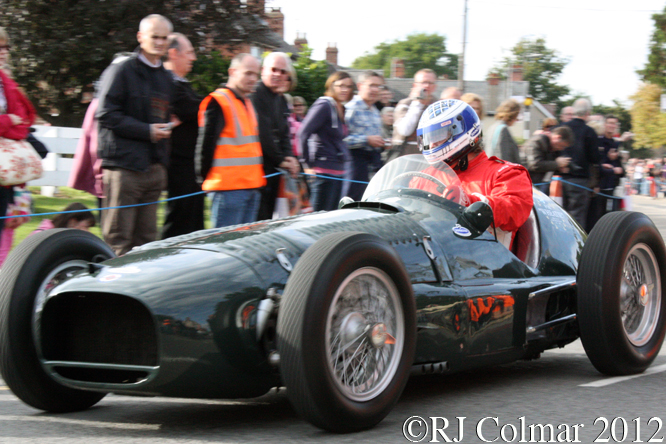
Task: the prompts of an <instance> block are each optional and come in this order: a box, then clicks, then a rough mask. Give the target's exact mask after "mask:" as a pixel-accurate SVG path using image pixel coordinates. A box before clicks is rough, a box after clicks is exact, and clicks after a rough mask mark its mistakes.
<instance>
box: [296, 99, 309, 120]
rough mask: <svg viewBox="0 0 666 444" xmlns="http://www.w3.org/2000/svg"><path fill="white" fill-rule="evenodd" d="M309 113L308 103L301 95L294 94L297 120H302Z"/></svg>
mask: <svg viewBox="0 0 666 444" xmlns="http://www.w3.org/2000/svg"><path fill="white" fill-rule="evenodd" d="M307 113H308V103H307V102H306V101H305V99H304V98H303V97H301V96H294V116H296V120H297V121H299V122H302V121H303V119H305V115H306V114H307Z"/></svg>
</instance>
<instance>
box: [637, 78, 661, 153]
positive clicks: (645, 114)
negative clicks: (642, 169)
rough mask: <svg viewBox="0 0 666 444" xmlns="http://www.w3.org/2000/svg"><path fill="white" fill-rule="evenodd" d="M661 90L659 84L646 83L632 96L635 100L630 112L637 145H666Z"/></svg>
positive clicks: (650, 146) (657, 146)
mask: <svg viewBox="0 0 666 444" xmlns="http://www.w3.org/2000/svg"><path fill="white" fill-rule="evenodd" d="M661 91H662V90H661V87H660V86H659V85H656V84H652V83H645V84H643V85H641V87H640V88H639V89H638V91H637V92H636V94H634V95H633V96H631V97H630V99H631V100H633V101H634V104H633V105H632V106H631V111H630V113H631V121H632V124H633V132H634V134H635V136H634V141H635V143H636V146H637V147H644V148H651V149H658V148H661V147H663V146H666V114H665V113H662V112H661V111H660V109H659V105H660V98H661Z"/></svg>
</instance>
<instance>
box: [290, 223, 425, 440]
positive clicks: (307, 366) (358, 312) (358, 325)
mask: <svg viewBox="0 0 666 444" xmlns="http://www.w3.org/2000/svg"><path fill="white" fill-rule="evenodd" d="M277 333H278V349H279V351H280V362H281V364H280V372H281V375H282V379H283V382H284V383H285V385H286V387H287V394H288V396H289V399H290V400H291V402H292V404H293V405H294V407H295V408H296V410H297V411H298V412H299V413H300V415H301V416H303V417H304V418H305V419H307V420H308V421H310V422H311V423H313V424H314V425H316V426H318V427H321V428H323V429H325V430H329V431H333V432H338V433H346V432H354V431H358V430H363V429H367V428H370V427H373V426H374V425H376V424H377V423H379V422H380V421H381V420H382V419H384V417H385V416H386V415H388V413H389V412H390V411H391V409H392V408H393V406H394V405H395V403H396V402H397V400H398V398H399V397H400V394H401V393H402V390H403V389H404V387H405V384H406V382H407V378H408V376H409V370H410V368H411V365H412V361H413V356H414V348H415V341H416V316H415V302H414V297H413V294H412V289H411V284H410V281H409V277H408V276H407V273H406V271H405V270H404V266H403V265H402V262H401V260H400V258H399V257H398V255H397V253H396V252H395V250H393V249H392V248H391V247H390V246H389V245H388V244H387V243H386V242H384V241H382V240H381V239H379V238H377V237H376V236H373V235H370V234H365V233H335V234H332V235H329V236H326V237H324V238H322V239H321V240H320V241H318V242H317V243H315V244H314V245H313V246H312V247H310V248H309V249H308V250H307V251H306V252H305V254H304V255H303V256H302V257H301V258H300V259H299V261H298V263H297V264H296V267H295V268H294V271H293V272H292V275H291V276H290V279H289V282H288V284H287V286H286V288H285V292H284V295H283V297H282V302H281V306H280V312H279V316H278V326H277Z"/></svg>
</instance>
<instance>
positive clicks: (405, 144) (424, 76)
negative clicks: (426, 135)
mask: <svg viewBox="0 0 666 444" xmlns="http://www.w3.org/2000/svg"><path fill="white" fill-rule="evenodd" d="M435 89H437V74H436V73H435V71H433V70H432V69H428V68H424V69H421V70H419V71H417V72H416V74H414V83H412V90H411V91H410V93H409V97H407V98H406V99H402V100H401V101H399V102H398V104H397V105H396V107H395V111H394V119H393V120H394V123H393V138H392V139H393V140H392V145H393V146H392V148H391V151H390V152H389V154H388V155H387V162H388V161H390V160H392V159H394V158H396V157H399V156H404V155H406V154H419V153H420V151H419V149H418V147H417V145H416V127H417V125H418V123H419V119H420V118H421V114H423V111H424V110H425V109H426V108H427V107H428V105H430V104H432V103H434V102H435V101H436V100H437V97H435V95H434V94H435Z"/></svg>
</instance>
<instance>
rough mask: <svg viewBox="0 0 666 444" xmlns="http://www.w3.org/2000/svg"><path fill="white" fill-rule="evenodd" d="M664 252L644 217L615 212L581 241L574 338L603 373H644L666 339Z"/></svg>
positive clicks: (655, 230) (625, 212)
mask: <svg viewBox="0 0 666 444" xmlns="http://www.w3.org/2000/svg"><path fill="white" fill-rule="evenodd" d="M664 273H666V248H665V246H664V240H663V239H662V237H661V234H660V233H659V231H658V230H657V228H656V227H655V226H654V223H652V221H651V220H650V218H648V217H647V216H646V215H644V214H641V213H632V212H627V211H615V212H612V213H608V214H606V215H605V216H603V217H602V218H601V219H600V220H599V222H597V224H596V225H595V226H594V228H593V229H592V231H591V232H590V235H589V236H588V238H587V242H586V243H585V247H584V248H583V252H582V254H581V258H580V262H579V267H578V275H577V283H578V295H577V298H578V299H577V305H578V306H577V315H578V327H579V329H580V338H581V341H582V343H583V347H585V353H586V354H587V356H588V357H589V358H590V361H591V362H592V364H593V365H594V367H595V368H596V369H597V370H599V371H600V372H602V373H605V374H607V375H632V374H636V373H640V372H642V371H645V369H646V368H648V367H649V366H650V364H651V363H652V362H653V361H654V359H655V358H656V357H657V355H658V354H659V350H660V349H661V346H662V344H663V342H664V337H665V336H666V317H665V315H666V299H664V296H663V294H662V293H663V288H662V287H663V285H664V283H665V281H664V279H666V275H665V274H664Z"/></svg>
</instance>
